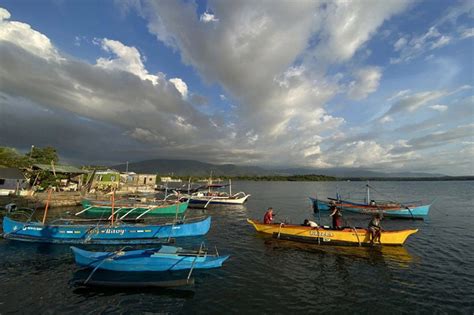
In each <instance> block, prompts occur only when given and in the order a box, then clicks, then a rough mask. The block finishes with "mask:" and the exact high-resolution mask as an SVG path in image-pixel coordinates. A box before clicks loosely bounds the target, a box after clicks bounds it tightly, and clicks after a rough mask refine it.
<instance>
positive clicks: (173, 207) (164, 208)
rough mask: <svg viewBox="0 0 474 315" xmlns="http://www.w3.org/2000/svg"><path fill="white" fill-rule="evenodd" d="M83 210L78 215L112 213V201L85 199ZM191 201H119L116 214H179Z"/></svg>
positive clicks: (120, 216)
mask: <svg viewBox="0 0 474 315" xmlns="http://www.w3.org/2000/svg"><path fill="white" fill-rule="evenodd" d="M81 204H82V207H83V208H84V209H83V210H81V211H79V212H77V213H76V215H80V214H85V215H91V216H104V215H111V214H112V203H111V202H110V201H92V200H89V199H84V200H82V202H81ZM188 204H189V201H183V202H170V201H162V202H158V203H142V202H133V201H119V202H116V203H115V205H114V214H115V216H116V217H117V218H119V219H123V218H125V217H127V216H137V215H138V217H137V219H138V218H140V217H141V216H143V215H145V214H147V215H179V214H182V213H184V212H185V211H186V209H187V208H188Z"/></svg>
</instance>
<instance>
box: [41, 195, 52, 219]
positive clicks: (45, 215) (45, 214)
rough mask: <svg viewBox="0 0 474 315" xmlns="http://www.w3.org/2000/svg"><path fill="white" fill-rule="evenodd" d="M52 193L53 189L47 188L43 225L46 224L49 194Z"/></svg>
mask: <svg viewBox="0 0 474 315" xmlns="http://www.w3.org/2000/svg"><path fill="white" fill-rule="evenodd" d="M52 192H53V188H49V191H48V199H46V207H45V208H44V214H43V224H44V223H45V222H46V217H47V216H48V208H49V201H50V200H51V193H52Z"/></svg>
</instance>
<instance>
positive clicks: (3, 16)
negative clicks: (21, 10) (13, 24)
mask: <svg viewBox="0 0 474 315" xmlns="http://www.w3.org/2000/svg"><path fill="white" fill-rule="evenodd" d="M10 17H11V14H10V12H8V11H7V10H6V9H4V8H0V22H2V21H3V20H8V19H10Z"/></svg>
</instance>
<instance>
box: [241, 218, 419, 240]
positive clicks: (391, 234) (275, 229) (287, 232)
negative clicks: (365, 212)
mask: <svg viewBox="0 0 474 315" xmlns="http://www.w3.org/2000/svg"><path fill="white" fill-rule="evenodd" d="M247 222H248V223H250V224H252V225H253V227H254V228H255V229H256V230H257V231H258V232H261V233H265V234H270V235H272V236H273V237H275V238H279V239H286V240H292V241H299V242H309V243H317V244H321V245H355V246H369V245H372V243H371V242H370V232H369V231H368V230H367V229H364V228H350V227H345V228H343V229H340V230H335V229H329V228H324V227H319V228H312V227H309V226H301V225H293V224H284V223H273V224H263V223H261V222H258V221H255V220H251V219H247ZM416 232H418V230H417V229H414V230H394V231H382V232H381V237H380V244H381V245H398V246H401V245H403V243H405V241H406V239H407V238H408V236H410V235H412V234H414V233H416Z"/></svg>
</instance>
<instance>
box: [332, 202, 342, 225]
mask: <svg viewBox="0 0 474 315" xmlns="http://www.w3.org/2000/svg"><path fill="white" fill-rule="evenodd" d="M329 210H330V211H331V214H330V215H329V216H330V217H332V227H333V229H335V230H339V229H341V228H342V213H341V210H340V209H339V208H338V207H336V205H335V204H331V207H330V208H329Z"/></svg>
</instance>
